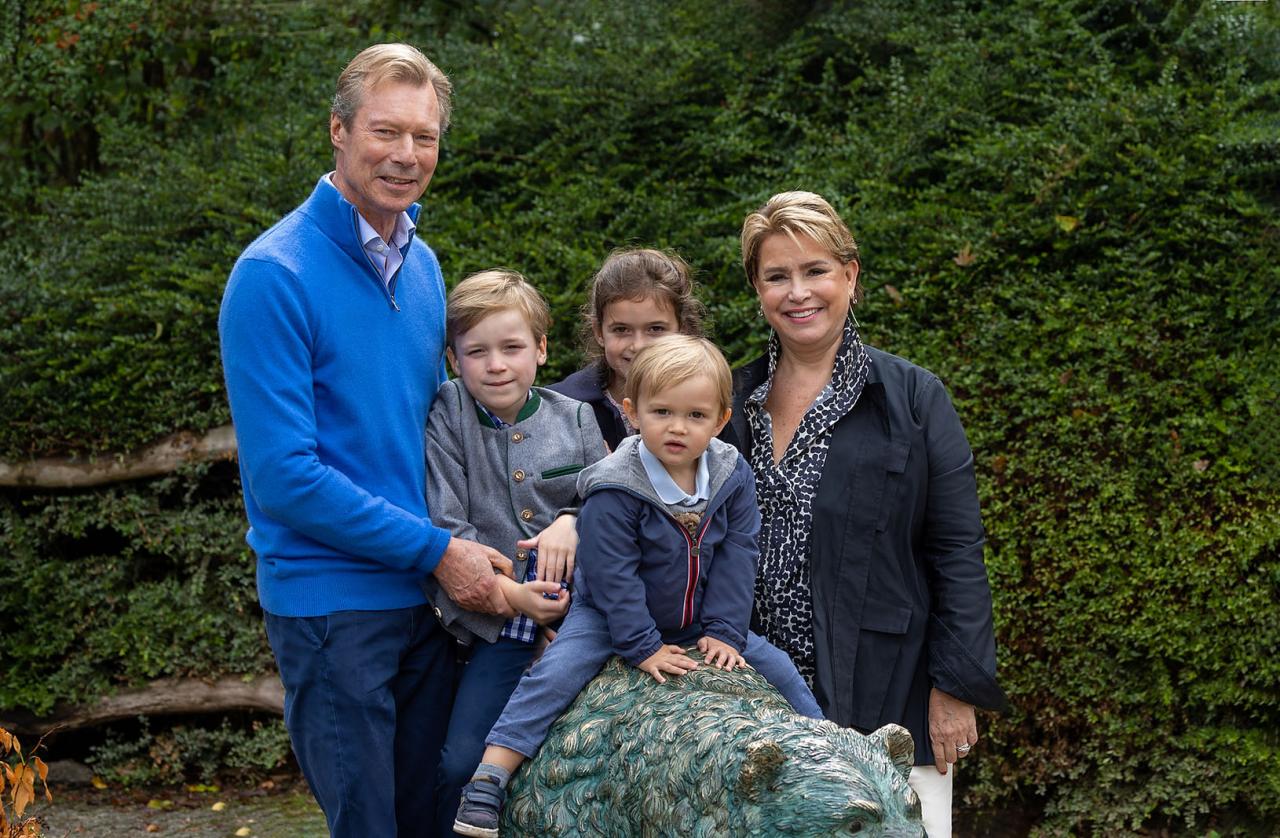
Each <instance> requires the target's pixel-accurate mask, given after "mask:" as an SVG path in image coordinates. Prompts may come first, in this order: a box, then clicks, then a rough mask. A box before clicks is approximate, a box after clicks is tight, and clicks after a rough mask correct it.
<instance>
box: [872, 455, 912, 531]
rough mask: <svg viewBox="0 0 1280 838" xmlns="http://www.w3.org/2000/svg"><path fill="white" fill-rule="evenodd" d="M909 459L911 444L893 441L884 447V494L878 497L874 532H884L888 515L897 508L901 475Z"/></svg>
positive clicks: (887, 523)
mask: <svg viewBox="0 0 1280 838" xmlns="http://www.w3.org/2000/svg"><path fill="white" fill-rule="evenodd" d="M909 459H911V445H910V444H908V443H906V442H893V443H890V444H889V445H888V446H887V447H886V448H885V455H884V470H885V476H884V481H885V484H884V494H883V495H882V496H881V498H880V510H879V512H878V514H877V515H876V532H884V531H885V530H886V529H887V528H888V526H889V516H891V515H892V514H893V513H894V511H895V510H896V509H897V508H898V496H899V495H900V494H901V493H902V482H903V480H902V475H903V473H904V472H906V470H907V460H909Z"/></svg>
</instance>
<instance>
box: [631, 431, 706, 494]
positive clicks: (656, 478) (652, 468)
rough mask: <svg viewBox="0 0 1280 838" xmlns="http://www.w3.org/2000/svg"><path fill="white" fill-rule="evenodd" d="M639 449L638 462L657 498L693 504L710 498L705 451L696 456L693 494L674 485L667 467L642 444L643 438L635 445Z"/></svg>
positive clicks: (674, 482)
mask: <svg viewBox="0 0 1280 838" xmlns="http://www.w3.org/2000/svg"><path fill="white" fill-rule="evenodd" d="M636 447H637V448H638V449H639V451H640V463H641V464H642V465H643V466H644V473H645V474H647V475H648V476H649V482H650V483H652V484H653V490H654V491H655V492H657V493H658V500H660V501H662V502H663V503H665V504H667V505H668V506H669V505H672V504H676V505H679V506H693V505H694V504H695V503H699V502H701V501H706V500H710V499H711V491H710V490H711V470H710V469H708V468H707V452H706V451H703V452H702V456H700V457H698V476H697V477H696V478H695V479H694V486H693V494H692V495H691V494H689V493H688V492H686V491H685V490H684V489H681V488H680V487H679V486H678V485H676V481H674V480H672V479H671V475H670V474H669V473H668V472H667V467H666V466H664V465H663V464H662V461H661V460H659V459H658V458H657V457H656V456H655V455H654V454H653V453H652V452H651V451H650V450H649V448H648V447H647V446H646V445H645V444H644V440H641V441H640V444H639V445H638V446H636Z"/></svg>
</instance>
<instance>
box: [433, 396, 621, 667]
mask: <svg viewBox="0 0 1280 838" xmlns="http://www.w3.org/2000/svg"><path fill="white" fill-rule="evenodd" d="M606 453H607V451H606V450H605V445H604V438H603V437H602V436H601V434H600V428H599V426H598V425H597V424H596V419H595V415H594V414H593V413H592V411H591V408H590V407H589V406H588V405H585V404H583V403H582V402H580V401H577V400H576V399H571V398H569V397H568V396H562V395H560V394H559V393H555V392H552V391H551V390H546V389H544V388H542V387H534V388H533V395H532V396H531V397H530V399H529V401H528V402H526V403H525V406H524V408H522V409H521V411H520V415H519V416H518V417H517V418H516V422H515V424H514V425H511V426H510V427H507V428H502V429H499V428H495V427H494V426H493V423H492V421H490V419H489V417H488V416H487V415H485V414H484V412H483V410H482V409H481V408H480V407H479V405H477V404H476V402H475V400H474V399H472V398H471V394H470V393H468V392H467V388H466V387H463V386H462V382H461V381H460V380H457V379H453V380H450V381H446V382H445V383H444V384H442V385H440V390H439V391H438V392H437V393H436V399H435V403H434V404H433V405H432V407H431V415H430V416H429V418H428V419H427V508H428V509H429V510H430V513H431V521H432V523H434V524H435V525H436V526H438V527H444V528H445V529H447V530H449V532H450V533H451V534H452V535H453V536H454V537H455V538H465V539H468V540H470V541H478V542H480V543H481V544H485V545H488V546H489V547H492V548H494V549H495V550H497V551H498V552H499V553H502V554H503V555H504V556H507V557H508V558H510V559H511V560H512V562H513V564H514V565H515V578H516V579H517V580H521V581H523V580H524V576H525V570H526V567H527V565H528V558H529V557H528V553H527V552H526V551H524V550H518V549H517V548H516V541H517V540H519V539H524V538H531V537H533V536H535V535H537V534H538V533H539V532H541V531H542V530H543V529H544V528H546V526H547V525H548V524H550V523H551V522H552V521H553V520H554V519H555V515H556V512H557V511H559V510H561V509H563V508H565V507H571V506H576V505H577V502H576V499H577V488H576V487H577V482H578V472H580V471H582V469H583V468H585V467H586V466H589V465H591V464H592V463H594V462H596V461H597V460H599V459H601V458H603V457H604V455H605V454H606ZM424 587H425V589H426V592H427V597H428V598H429V599H430V600H431V604H432V606H433V607H434V608H435V611H436V616H437V617H439V619H440V622H441V623H442V624H444V626H445V628H447V629H448V630H449V631H450V632H451V633H452V634H453V635H454V636H455V637H457V638H458V639H459V640H461V641H462V642H464V643H471V642H474V640H475V638H477V637H479V638H480V639H482V640H485V641H487V642H489V643H492V642H493V641H495V640H497V639H498V634H499V632H501V631H502V626H503V624H504V623H505V622H506V621H505V619H504V618H503V617H499V616H495V615H490V614H477V613H475V612H473V611H467V610H465V609H463V608H462V607H461V606H459V605H458V604H457V603H455V602H453V600H451V599H450V598H449V597H448V595H447V594H445V593H444V592H443V591H441V590H440V589H439V588H438V586H437V585H436V584H435V580H434V578H432V577H428V578H427V581H426V582H425V584H424Z"/></svg>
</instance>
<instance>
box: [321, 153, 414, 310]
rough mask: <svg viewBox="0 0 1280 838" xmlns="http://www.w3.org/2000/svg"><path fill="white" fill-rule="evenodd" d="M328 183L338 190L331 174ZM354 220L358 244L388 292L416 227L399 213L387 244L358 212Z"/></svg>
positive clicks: (406, 214) (404, 215)
mask: <svg viewBox="0 0 1280 838" xmlns="http://www.w3.org/2000/svg"><path fill="white" fill-rule="evenodd" d="M329 183H331V184H333V187H334V188H335V189H337V188H338V185H337V184H336V183H333V172H330V173H329ZM356 218H358V219H359V220H360V242H361V243H362V244H363V245H364V252H365V253H367V254H369V261H371V262H373V264H374V267H376V268H379V269H381V271H382V284H383V285H385V286H387V288H388V290H390V286H391V277H393V276H395V275H396V271H398V270H400V266H401V265H402V264H403V263H404V246H405V245H406V244H408V243H409V239H410V238H412V236H413V233H414V231H415V230H417V229H418V226H417V225H416V224H414V223H413V219H412V218H410V217H409V213H407V212H401V213H400V214H399V215H398V216H396V229H395V230H394V231H393V232H392V233H391V243H390V244H387V243H386V242H385V241H383V240H382V236H380V235H378V231H377V230H375V229H373V225H372V224H370V223H369V222H368V221H366V220H365V217H364V215H363V214H362V213H361V212H360V211H358V210H357V211H356Z"/></svg>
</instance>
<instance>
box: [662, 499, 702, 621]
mask: <svg viewBox="0 0 1280 838" xmlns="http://www.w3.org/2000/svg"><path fill="white" fill-rule="evenodd" d="M666 515H667V519H668V520H669V521H671V525H672V526H674V527H675V528H676V529H677V530H678V531H679V532H680V534H681V535H682V536H684V540H685V542H686V543H687V544H688V545H689V556H688V565H687V571H686V572H687V573H688V576H689V582H688V584H687V585H685V590H684V601H683V603H682V605H683V608H682V610H681V612H680V628H686V627H687V626H688V625H689V624H690V623H692V622H693V597H694V594H695V593H696V592H697V590H698V579H699V578H700V577H701V575H702V562H701V559H700V557H699V554H700V553H701V550H702V537H703V536H705V535H706V534H707V528H708V527H709V526H711V517H710V516H708V515H704V516H703V518H704V520H703V521H701V522H700V523H701V525H702V532H700V533H698V540H697V541H694V540H693V534H692V533H690V532H689V531H688V530H687V529H685V527H684V525H683V524H681V523H680V522H679V521H677V520H676V517H675V516H674V515H672V514H671V513H670V512H667V513H666Z"/></svg>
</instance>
